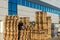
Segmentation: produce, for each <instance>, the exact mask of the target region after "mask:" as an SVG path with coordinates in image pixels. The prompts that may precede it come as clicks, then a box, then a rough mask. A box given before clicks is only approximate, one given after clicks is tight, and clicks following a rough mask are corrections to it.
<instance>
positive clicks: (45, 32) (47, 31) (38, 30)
mask: <svg viewBox="0 0 60 40" xmlns="http://www.w3.org/2000/svg"><path fill="white" fill-rule="evenodd" d="M46 15H47V13H46V12H36V14H35V25H30V21H29V18H28V17H21V18H20V21H22V23H23V26H22V29H21V30H20V40H47V39H49V38H51V17H48V16H46Z"/></svg>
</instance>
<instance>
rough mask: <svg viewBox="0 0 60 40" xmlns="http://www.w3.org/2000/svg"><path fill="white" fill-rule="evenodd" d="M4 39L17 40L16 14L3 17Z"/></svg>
mask: <svg viewBox="0 0 60 40" xmlns="http://www.w3.org/2000/svg"><path fill="white" fill-rule="evenodd" d="M4 40H18V16H6V17H5V21H4Z"/></svg>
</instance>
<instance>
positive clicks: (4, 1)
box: [0, 0, 8, 20]
mask: <svg viewBox="0 0 60 40" xmlns="http://www.w3.org/2000/svg"><path fill="white" fill-rule="evenodd" d="M7 14H8V0H0V20H3V19H4V16H5V15H7Z"/></svg>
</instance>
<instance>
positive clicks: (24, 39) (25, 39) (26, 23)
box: [19, 17, 31, 40]
mask: <svg viewBox="0 0 60 40" xmlns="http://www.w3.org/2000/svg"><path fill="white" fill-rule="evenodd" d="M29 19H30V18H29V17H20V19H19V20H20V21H21V22H22V23H23V26H22V29H21V30H20V39H19V40H30V33H31V32H30V20H29Z"/></svg>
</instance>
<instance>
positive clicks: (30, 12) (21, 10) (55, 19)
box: [18, 5, 59, 23]
mask: <svg viewBox="0 0 60 40" xmlns="http://www.w3.org/2000/svg"><path fill="white" fill-rule="evenodd" d="M36 11H41V10H37V9H34V8H30V7H26V6H22V5H18V15H19V16H25V17H30V21H33V20H34V15H35V12H36ZM47 16H51V19H52V23H59V15H58V14H54V13H50V12H47Z"/></svg>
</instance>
